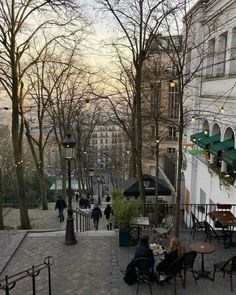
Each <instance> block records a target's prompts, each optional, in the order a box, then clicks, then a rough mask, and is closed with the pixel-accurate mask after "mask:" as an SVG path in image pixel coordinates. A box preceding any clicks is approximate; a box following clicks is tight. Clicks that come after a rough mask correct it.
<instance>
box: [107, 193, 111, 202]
mask: <svg viewBox="0 0 236 295" xmlns="http://www.w3.org/2000/svg"><path fill="white" fill-rule="evenodd" d="M110 200H111V197H110V195H109V194H107V197H106V202H108V203H109V202H110Z"/></svg>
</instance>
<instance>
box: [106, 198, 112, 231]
mask: <svg viewBox="0 0 236 295" xmlns="http://www.w3.org/2000/svg"><path fill="white" fill-rule="evenodd" d="M113 214H114V212H113V209H112V207H111V205H110V204H107V206H106V208H105V210H104V215H105V217H106V220H107V230H109V229H110V230H112V220H113Z"/></svg>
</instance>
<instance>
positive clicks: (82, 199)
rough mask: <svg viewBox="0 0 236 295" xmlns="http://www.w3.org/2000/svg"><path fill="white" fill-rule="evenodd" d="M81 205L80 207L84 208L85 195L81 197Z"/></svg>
mask: <svg viewBox="0 0 236 295" xmlns="http://www.w3.org/2000/svg"><path fill="white" fill-rule="evenodd" d="M79 207H80V209H83V208H84V198H83V197H81V198H80V199H79Z"/></svg>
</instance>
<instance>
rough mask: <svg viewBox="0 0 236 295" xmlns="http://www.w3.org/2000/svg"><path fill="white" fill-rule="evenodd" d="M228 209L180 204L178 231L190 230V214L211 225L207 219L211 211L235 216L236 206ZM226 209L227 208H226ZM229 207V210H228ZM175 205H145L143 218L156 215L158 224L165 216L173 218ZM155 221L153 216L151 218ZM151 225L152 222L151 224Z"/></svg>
mask: <svg viewBox="0 0 236 295" xmlns="http://www.w3.org/2000/svg"><path fill="white" fill-rule="evenodd" d="M229 205H230V206H228V209H226V208H225V209H224V208H218V207H219V206H218V205H217V204H186V203H185V204H180V213H179V214H180V215H179V217H180V230H181V231H188V230H191V228H192V225H193V222H192V219H191V212H193V214H194V215H195V216H196V217H197V219H198V220H199V221H204V220H207V221H208V222H209V223H210V224H211V225H213V221H212V220H211V218H210V217H209V213H210V212H211V211H216V210H228V211H231V212H232V213H233V214H234V215H235V216H236V204H229ZM226 207H227V206H226ZM229 207H231V208H229ZM175 210H176V204H174V203H173V204H170V203H157V204H145V216H149V219H150V220H152V217H153V216H154V215H156V214H158V221H157V222H158V223H161V221H162V219H163V218H164V217H165V216H166V215H173V216H175ZM153 219H154V220H155V216H154V218H153ZM151 223H152V222H151Z"/></svg>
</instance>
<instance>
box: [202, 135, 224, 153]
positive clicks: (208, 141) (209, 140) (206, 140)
mask: <svg viewBox="0 0 236 295" xmlns="http://www.w3.org/2000/svg"><path fill="white" fill-rule="evenodd" d="M218 141H220V134H214V135H212V136H209V137H206V138H201V139H199V140H198V142H197V144H198V145H199V146H200V147H201V148H203V149H208V146H209V145H210V144H213V143H216V142H218Z"/></svg>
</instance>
